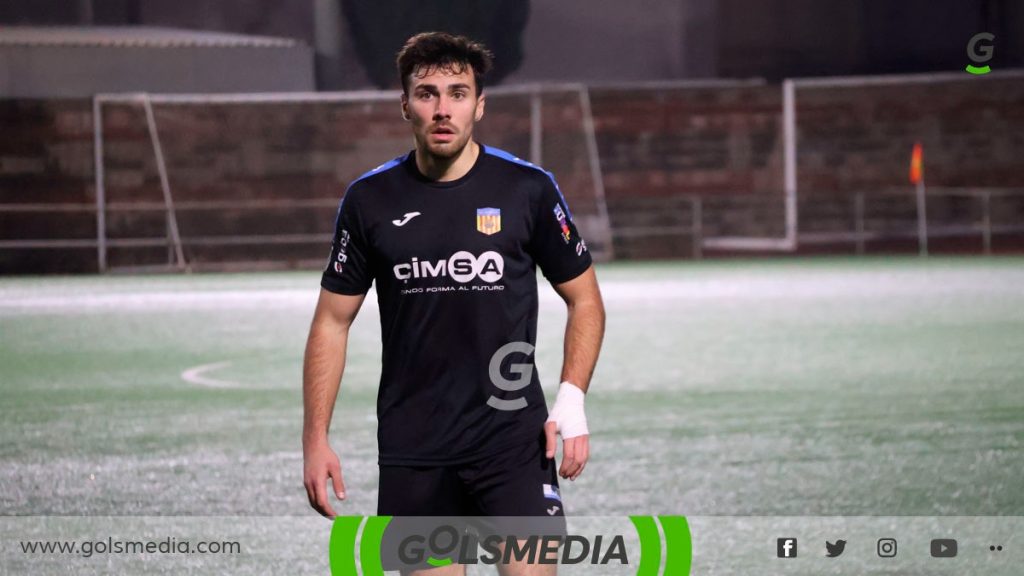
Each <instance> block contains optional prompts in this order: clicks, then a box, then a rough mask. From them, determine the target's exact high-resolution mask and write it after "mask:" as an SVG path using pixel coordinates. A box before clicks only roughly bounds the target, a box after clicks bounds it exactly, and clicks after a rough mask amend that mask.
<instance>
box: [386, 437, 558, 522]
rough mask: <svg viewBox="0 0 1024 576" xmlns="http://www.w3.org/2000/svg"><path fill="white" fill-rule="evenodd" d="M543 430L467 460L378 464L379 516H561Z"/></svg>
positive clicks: (553, 468)
mask: <svg viewBox="0 0 1024 576" xmlns="http://www.w3.org/2000/svg"><path fill="white" fill-rule="evenodd" d="M544 450H545V437H544V433H543V432H541V434H540V435H539V436H538V438H537V439H536V440H534V441H530V442H527V443H525V444H522V445H520V446H518V447H515V448H510V449H508V450H504V451H502V452H499V453H498V454H494V455H492V456H486V457H483V458H481V459H480V460H476V461H473V462H469V463H466V464H457V465H451V466H380V490H379V492H378V497H377V515H378V516H539V517H552V516H565V505H564V504H563V503H562V498H561V493H560V492H559V489H558V470H557V466H556V463H555V460H553V459H552V460H549V459H548V458H546V457H545V454H544Z"/></svg>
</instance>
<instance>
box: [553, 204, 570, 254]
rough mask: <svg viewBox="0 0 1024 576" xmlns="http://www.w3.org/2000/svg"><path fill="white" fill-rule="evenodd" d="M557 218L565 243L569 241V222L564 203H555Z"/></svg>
mask: <svg viewBox="0 0 1024 576" xmlns="http://www.w3.org/2000/svg"><path fill="white" fill-rule="evenodd" d="M555 219H556V220H558V225H559V226H560V227H561V228H562V240H565V243H566V244H568V243H569V236H570V235H571V234H570V233H569V224H568V223H567V222H566V221H565V212H564V211H562V205H561V204H558V203H557V202H556V203H555Z"/></svg>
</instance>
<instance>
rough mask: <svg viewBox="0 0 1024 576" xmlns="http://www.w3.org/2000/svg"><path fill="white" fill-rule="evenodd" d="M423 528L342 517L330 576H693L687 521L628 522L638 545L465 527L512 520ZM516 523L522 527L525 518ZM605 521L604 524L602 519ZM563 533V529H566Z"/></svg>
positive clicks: (616, 537)
mask: <svg viewBox="0 0 1024 576" xmlns="http://www.w3.org/2000/svg"><path fill="white" fill-rule="evenodd" d="M424 520H425V519H423V518H411V517H402V518H392V517H391V516H368V517H362V516H338V517H337V518H335V520H334V526H333V528H332V530H331V541H330V565H331V574H332V575H334V576H355V575H356V574H359V573H360V570H361V573H362V574H364V575H367V576H377V575H381V576H383V574H384V570H405V571H408V570H411V569H429V568H430V567H440V566H448V565H450V564H464V565H465V564H484V565H502V564H506V565H507V564H510V563H516V564H523V563H526V564H531V565H532V564H563V565H574V564H575V565H593V566H602V567H603V569H609V568H612V567H616V568H615V570H616V571H621V573H623V574H636V575H637V576H657V575H658V574H664V575H665V576H688V575H689V573H690V563H691V558H692V554H693V550H692V543H691V536H690V528H689V525H688V523H687V521H686V518H685V517H683V516H630V517H628V521H629V523H630V524H632V526H633V528H634V529H635V530H636V534H635V538H629V537H630V536H632V534H623V533H613V534H607V533H605V534H596V535H595V534H587V535H582V534H570V533H567V532H566V531H563V532H561V534H560V535H552V534H551V532H550V531H548V530H547V529H545V528H539V526H541V525H540V524H534V525H533V526H534V528H531V529H529V530H528V531H526V532H524V531H523V530H522V529H517V530H515V534H516V535H515V536H512V535H508V534H507V533H504V534H503V533H501V532H500V531H499V532H493V531H484V532H481V533H473V532H472V531H469V530H466V529H465V527H466V526H491V525H494V524H492V522H493V521H495V520H498V523H499V524H500V522H501V521H504V520H510V519H507V518H506V519H497V518H478V519H470V518H450V519H436V521H433V520H435V519H430V520H431V522H430V523H429V526H430V527H429V529H427V528H426V524H424ZM449 520H450V522H449ZM516 520H517V521H522V518H517V519H516ZM540 520H541V519H538V522H539V521H540ZM542 520H546V521H550V519H542ZM595 520H596V519H595ZM600 520H602V521H603V522H605V523H607V520H606V519H605V518H601V519H600ZM613 520H614V519H613ZM416 522H419V524H416ZM458 526H463V527H464V528H463V529H460V528H458ZM562 526H563V528H564V524H563V525H562ZM621 526H622V527H625V526H626V524H621ZM659 528H660V530H661V533H663V534H664V540H662V537H661V535H660V534H659ZM602 531H604V530H602ZM627 532H629V530H628V529H627ZM357 551H358V554H357ZM481 551H482V552H481ZM663 556H664V563H663V562H662V557H663Z"/></svg>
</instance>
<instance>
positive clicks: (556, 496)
mask: <svg viewBox="0 0 1024 576" xmlns="http://www.w3.org/2000/svg"><path fill="white" fill-rule="evenodd" d="M544 497H545V498H549V499H551V500H558V501H559V502H561V501H562V495H561V494H560V493H559V492H558V486H552V485H551V484H545V485H544Z"/></svg>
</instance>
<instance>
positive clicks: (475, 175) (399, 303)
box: [303, 33, 605, 575]
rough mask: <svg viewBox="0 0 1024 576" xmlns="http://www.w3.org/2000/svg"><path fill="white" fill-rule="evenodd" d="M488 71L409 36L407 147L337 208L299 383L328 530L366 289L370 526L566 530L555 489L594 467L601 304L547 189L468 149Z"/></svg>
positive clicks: (456, 47) (452, 41) (480, 55)
mask: <svg viewBox="0 0 1024 576" xmlns="http://www.w3.org/2000/svg"><path fill="white" fill-rule="evenodd" d="M490 64H491V55H490V53H489V52H488V51H487V50H486V49H485V48H484V47H483V46H481V45H480V44H478V43H475V42H472V41H470V40H468V39H466V38H464V37H459V36H452V35H449V34H444V33H423V34H418V35H416V36H413V37H412V38H410V39H409V40H408V41H407V43H406V44H405V46H404V47H403V48H402V50H401V52H400V53H399V55H398V70H399V74H400V76H401V81H402V88H403V90H402V96H401V108H402V116H403V117H404V118H405V120H406V121H407V122H408V123H409V126H410V128H411V129H412V135H413V137H414V141H415V149H414V150H412V151H411V152H409V153H408V154H407V155H404V156H401V157H399V158H396V159H394V160H392V161H390V162H387V163H385V164H383V165H381V166H379V167H377V168H375V169H373V170H371V171H370V172H367V173H366V174H364V175H363V176H361V177H360V178H358V179H356V180H355V181H354V182H353V183H352V184H351V185H350V186H349V188H348V190H347V192H346V193H345V196H344V198H343V199H342V202H341V206H340V207H339V209H338V215H337V221H336V230H335V237H334V242H333V249H332V252H331V256H330V260H329V262H328V264H327V267H326V269H325V270H324V272H323V277H322V280H321V291H320V298H319V302H318V303H317V307H316V312H315V314H314V317H313V322H312V327H311V328H310V333H309V339H308V342H307V345H306V353H305V362H304V369H303V396H304V407H305V420H304V429H303V453H304V459H305V470H304V483H305V487H306V492H307V495H308V496H309V502H310V505H311V506H312V507H313V508H315V509H316V510H317V511H318V512H320V513H321V514H323V515H325V516H327V517H333V516H334V515H335V512H334V509H333V508H332V506H331V503H330V502H329V499H328V482H329V481H330V482H331V483H332V484H333V489H334V493H335V495H336V496H337V498H338V499H340V500H344V499H345V484H344V481H343V479H342V471H341V464H340V461H339V459H338V456H337V454H336V453H335V452H334V451H333V450H332V449H331V447H330V445H329V443H328V427H329V424H330V420H331V414H332V412H333V407H334V402H335V399H336V397H337V393H338V388H339V382H340V379H341V376H342V372H343V371H344V366H345V349H346V345H347V342H348V333H349V327H350V326H351V324H352V322H353V320H354V319H355V317H356V313H357V312H358V310H359V308H360V305H361V304H362V302H363V299H364V297H365V295H366V293H367V291H368V290H369V288H370V286H371V284H373V283H376V290H377V301H378V305H379V307H380V319H381V332H382V340H383V359H382V369H381V376H380V388H379V392H378V397H377V418H378V432H377V440H378V444H379V455H380V456H379V462H378V464H379V468H380V490H379V498H378V508H377V513H378V514H379V515H392V516H539V517H547V516H563V519H562V520H563V523H564V512H565V508H564V504H563V502H562V498H561V493H560V492H559V488H558V476H559V475H560V476H561V477H562V478H563V479H569V480H575V479H576V478H578V477H579V475H580V474H581V473H582V472H583V469H584V467H585V466H586V463H587V460H588V458H589V452H590V448H589V436H588V429H587V422H586V417H585V415H584V409H583V407H584V398H585V393H586V391H587V387H588V385H589V382H590V378H591V375H592V374H593V370H594V366H595V364H596V362H597V357H598V352H599V350H600V347H601V340H602V337H603V334H604V320H605V317H604V305H603V303H602V300H601V294H600V291H599V289H598V284H597V279H596V276H595V274H594V269H593V266H592V261H591V257H590V253H589V252H588V251H587V246H586V243H585V242H584V241H583V239H582V238H581V237H580V235H579V233H578V232H577V229H576V226H575V225H574V223H573V217H572V213H571V212H570V210H569V206H568V205H567V204H566V202H565V198H564V197H563V196H562V194H561V191H560V190H559V188H558V185H557V184H556V183H555V180H554V178H553V177H552V175H551V174H550V173H549V172H546V171H544V170H543V169H542V168H540V167H538V166H535V165H533V164H530V163H529V162H525V161H523V160H520V159H518V158H516V157H514V156H512V155H511V154H508V153H507V152H503V151H501V150H498V149H495V148H491V147H488V146H485V145H483V144H480V143H478V142H476V141H475V140H474V139H473V127H474V125H475V123H476V122H478V121H479V120H480V119H481V118H482V117H483V114H484V104H485V99H484V94H483V83H482V80H483V77H484V75H485V74H486V73H487V71H488V69H489V67H490ZM537 267H539V268H540V270H541V271H542V272H543V274H544V276H545V277H546V278H547V279H548V281H549V282H551V284H552V286H553V287H554V289H555V291H556V292H557V293H558V294H559V295H560V296H561V298H562V299H563V300H564V301H565V304H566V305H567V308H568V317H567V322H566V328H565V340H564V348H563V353H564V358H563V366H562V373H561V380H562V382H561V384H560V386H559V389H558V393H557V397H556V400H555V404H554V406H553V407H552V409H551V411H550V413H549V412H548V411H547V408H546V405H545V401H544V395H543V391H542V390H541V385H540V381H539V379H538V376H537V372H536V370H535V367H534V355H533V352H534V345H535V344H536V337H537V308H538V297H537V278H536V268H537ZM556 434H560V435H561V436H562V461H561V465H560V466H558V465H557V463H556V461H555V453H556V448H557V437H556ZM556 468H557V470H556ZM459 568H460V567H459V565H457V564H455V565H451V566H448V567H445V568H437V569H434V570H430V571H429V573H430V574H431V575H435V574H448V573H452V574H456V573H459ZM503 570H504V571H505V573H507V574H532V573H537V574H550V573H553V572H554V567H553V566H551V565H540V566H538V565H532V566H525V565H518V566H515V565H512V566H507V567H504V568H503Z"/></svg>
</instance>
